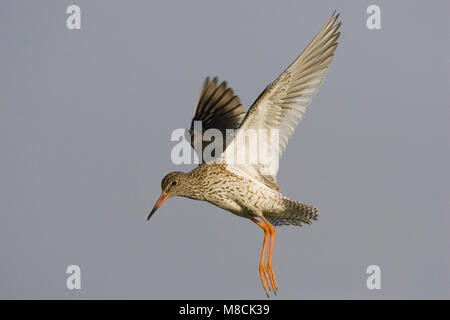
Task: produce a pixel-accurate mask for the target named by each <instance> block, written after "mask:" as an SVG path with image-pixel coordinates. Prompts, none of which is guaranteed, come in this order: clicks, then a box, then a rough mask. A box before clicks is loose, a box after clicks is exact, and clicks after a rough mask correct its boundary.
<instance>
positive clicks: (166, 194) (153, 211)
mask: <svg viewBox="0 0 450 320" xmlns="http://www.w3.org/2000/svg"><path fill="white" fill-rule="evenodd" d="M169 197H170V195H169V194H168V193H167V192H163V193H161V196H160V197H159V199H158V201H156V204H155V206H154V207H153V210H152V212H150V214H149V215H148V217H147V220H150V218H151V217H152V215H153V214H154V213H155V212H156V210H158V208H159V207H161V205H162V204H163V202H164V201H166V200H167V199H169Z"/></svg>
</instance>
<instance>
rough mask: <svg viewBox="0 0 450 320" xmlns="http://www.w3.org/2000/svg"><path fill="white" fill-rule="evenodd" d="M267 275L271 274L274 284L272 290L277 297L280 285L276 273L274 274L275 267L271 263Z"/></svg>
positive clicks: (271, 280) (268, 265)
mask: <svg viewBox="0 0 450 320" xmlns="http://www.w3.org/2000/svg"><path fill="white" fill-rule="evenodd" d="M267 273H268V274H269V278H270V282H271V284H272V290H273V293H275V295H276V294H277V290H278V285H277V280H276V278H275V273H274V272H273V267H272V264H271V263H268V264H267Z"/></svg>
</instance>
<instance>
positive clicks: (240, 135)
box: [220, 12, 341, 183]
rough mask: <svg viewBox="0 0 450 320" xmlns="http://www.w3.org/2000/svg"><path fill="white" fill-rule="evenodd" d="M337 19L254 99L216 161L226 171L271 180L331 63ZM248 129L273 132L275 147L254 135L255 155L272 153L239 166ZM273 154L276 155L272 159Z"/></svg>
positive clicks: (334, 14)
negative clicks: (256, 152)
mask: <svg viewBox="0 0 450 320" xmlns="http://www.w3.org/2000/svg"><path fill="white" fill-rule="evenodd" d="M338 17H339V14H336V12H333V14H332V16H331V17H330V19H329V20H328V22H327V23H326V24H325V26H324V27H323V28H322V29H321V30H320V31H319V33H318V34H317V35H316V37H315V38H314V39H313V40H312V41H311V42H310V43H309V45H308V46H307V47H306V49H305V50H304V51H303V52H302V53H301V54H300V56H298V58H297V59H296V60H295V61H294V62H293V63H292V64H291V65H290V66H289V67H288V68H287V69H286V70H285V71H284V72H283V73H282V74H281V75H280V76H279V77H278V79H277V80H275V81H274V82H273V83H272V84H271V85H269V86H268V87H267V88H266V89H265V90H264V91H263V92H262V93H261V95H260V96H259V97H258V98H257V99H256V101H255V103H254V104H253V106H252V107H251V108H250V109H249V111H248V112H247V114H246V116H245V118H244V120H243V121H242V124H241V126H240V128H239V130H238V132H237V134H236V136H235V138H234V139H233V141H232V142H231V143H230V145H229V146H228V148H227V149H226V150H225V152H224V153H223V154H222V156H221V158H220V160H222V161H225V162H226V163H227V164H228V168H229V169H230V170H232V171H234V172H235V173H237V174H241V175H244V176H247V177H251V178H253V179H257V180H259V181H261V182H263V183H265V180H266V177H270V178H273V179H274V176H275V175H276V171H277V169H278V159H279V157H281V154H282V152H283V151H284V149H285V148H286V145H287V142H288V139H289V137H290V136H291V134H292V133H293V131H294V129H295V126H296V125H297V124H298V122H299V121H300V119H301V118H302V116H303V114H304V112H305V111H306V107H307V106H308V105H309V104H310V102H311V100H312V98H313V97H314V95H315V94H316V93H317V91H318V89H319V86H320V84H321V83H322V81H323V79H324V77H325V73H326V71H327V70H328V66H329V65H330V63H331V60H332V59H333V55H334V51H335V50H336V47H337V44H338V43H337V40H338V38H339V35H340V32H337V30H338V29H339V26H340V25H341V22H339V23H336V21H337V19H338ZM249 129H253V130H257V129H266V130H267V132H269V133H270V132H271V131H272V132H273V131H276V132H277V133H278V139H277V140H278V143H277V144H276V145H273V143H272V142H273V141H271V138H270V137H271V135H270V134H266V133H265V134H258V155H259V156H260V157H261V156H263V157H264V156H267V155H268V154H270V153H271V152H272V157H267V158H264V159H261V158H259V159H258V161H257V162H256V163H249V162H248V161H247V162H246V163H244V164H239V163H238V162H239V161H237V160H236V155H237V154H239V152H242V150H245V154H246V155H248V153H249V151H248V149H247V144H246V140H245V139H246V138H245V137H246V134H247V131H249ZM274 129H275V130H274ZM250 131H251V130H250ZM271 143H272V144H271ZM274 151H275V152H276V153H277V154H276V157H275V158H274V157H273V152H274ZM245 159H248V158H245ZM274 159H275V160H276V162H277V163H276V164H275V163H274V161H275V160H274Z"/></svg>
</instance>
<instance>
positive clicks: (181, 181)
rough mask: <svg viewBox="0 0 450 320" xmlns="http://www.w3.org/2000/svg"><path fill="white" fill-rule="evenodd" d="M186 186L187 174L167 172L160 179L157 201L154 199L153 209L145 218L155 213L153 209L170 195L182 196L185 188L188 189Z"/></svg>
mask: <svg viewBox="0 0 450 320" xmlns="http://www.w3.org/2000/svg"><path fill="white" fill-rule="evenodd" d="M188 186H189V181H188V177H187V174H185V173H183V172H178V171H175V172H171V173H169V174H167V175H166V176H165V177H164V178H163V179H162V180H161V190H162V192H161V196H160V197H159V199H158V201H156V204H155V206H154V207H153V210H152V211H151V212H150V214H149V215H148V218H147V220H149V219H150V218H151V217H152V215H153V214H154V213H155V211H156V210H158V208H159V207H160V206H161V205H162V204H163V202H164V201H166V200H167V199H169V198H170V197H176V196H184V195H185V192H186V189H188Z"/></svg>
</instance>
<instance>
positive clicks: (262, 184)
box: [148, 12, 341, 296]
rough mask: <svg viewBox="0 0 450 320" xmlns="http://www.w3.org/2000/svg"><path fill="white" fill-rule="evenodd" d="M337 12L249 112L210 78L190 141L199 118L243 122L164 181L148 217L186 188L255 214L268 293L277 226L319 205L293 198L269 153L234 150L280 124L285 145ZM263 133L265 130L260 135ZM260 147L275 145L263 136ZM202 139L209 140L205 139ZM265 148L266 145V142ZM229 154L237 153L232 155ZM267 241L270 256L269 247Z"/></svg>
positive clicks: (220, 123) (329, 53) (330, 48)
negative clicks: (240, 155) (211, 152)
mask: <svg viewBox="0 0 450 320" xmlns="http://www.w3.org/2000/svg"><path fill="white" fill-rule="evenodd" d="M338 17H339V14H336V12H333V14H332V16H331V17H330V19H329V20H328V21H327V23H326V24H325V25H324V26H323V28H322V29H321V30H320V31H319V33H318V34H317V35H316V37H315V38H314V39H313V40H312V41H311V42H310V43H309V45H308V46H307V47H306V49H305V50H304V51H303V52H302V53H301V54H300V55H299V56H298V57H297V59H296V60H295V61H294V62H293V63H292V64H291V65H290V66H289V67H288V68H287V69H286V70H285V71H284V72H283V73H282V74H281V75H280V76H279V77H278V79H276V80H275V81H274V82H273V83H272V84H270V85H269V86H268V87H267V88H266V89H265V90H264V91H263V92H262V93H261V94H260V95H259V97H258V98H257V99H256V101H255V102H254V103H253V105H252V106H251V107H250V109H249V110H248V112H247V113H246V112H245V110H244V107H243V106H242V105H241V103H240V100H239V98H238V97H237V96H235V95H234V93H233V90H232V89H231V88H227V84H226V82H222V83H221V84H220V85H218V81H217V78H214V79H213V80H212V81H210V80H209V78H206V80H205V83H204V85H203V88H202V90H201V94H200V97H199V99H198V102H197V105H196V108H195V111H194V116H193V119H192V123H191V129H190V133H191V138H192V139H191V145H192V147H194V140H195V139H194V136H195V133H194V122H195V121H201V122H202V130H203V131H206V130H208V129H211V128H215V129H218V130H220V131H221V132H223V133H224V136H225V134H226V133H225V131H226V129H238V130H237V133H236V134H235V136H234V138H233V140H232V141H231V142H230V143H229V145H228V146H226V145H225V147H226V148H225V151H224V152H223V153H222V154H219V155H217V157H216V158H215V159H214V160H213V161H207V162H203V163H202V164H200V165H199V166H198V167H197V168H195V169H194V170H192V171H191V172H188V173H183V172H171V173H169V174H167V175H166V176H165V177H164V178H163V179H162V181H161V189H162V193H161V196H160V197H159V199H158V201H157V202H156V204H155V206H154V208H153V210H152V211H151V212H150V214H149V216H148V219H150V218H151V216H152V215H153V214H154V213H155V211H156V210H157V209H158V208H159V207H160V206H161V205H162V203H163V202H164V201H166V200H167V199H168V198H170V197H175V196H182V197H187V198H191V199H195V200H203V201H207V202H210V203H212V204H214V205H216V206H218V207H220V208H222V209H225V210H227V211H229V212H231V213H233V214H235V215H238V216H241V217H244V218H247V219H249V220H250V221H253V222H254V223H255V224H257V225H258V226H260V227H261V228H262V229H263V230H264V243H263V246H262V252H261V261H260V264H259V274H260V277H261V282H262V286H263V288H264V291H265V292H266V294H267V296H269V290H270V289H271V290H273V292H274V293H275V294H276V292H277V289H278V287H277V281H276V279H275V274H274V271H273V266H272V255H273V244H274V238H275V228H274V226H280V225H296V226H301V225H302V223H306V224H310V223H311V222H312V220H316V219H317V216H318V210H317V209H316V208H315V207H313V206H311V205H308V204H304V203H300V202H297V201H294V200H290V199H288V198H287V197H285V196H283V195H282V194H281V193H280V188H279V186H278V183H277V180H276V177H275V174H276V172H273V173H272V174H270V173H269V174H268V173H267V172H266V171H265V170H264V169H265V168H266V167H267V163H266V162H267V161H269V166H270V165H271V164H270V161H272V160H270V159H264V161H259V162H258V161H257V162H255V163H248V162H244V163H236V161H230V159H233V152H235V151H236V150H237V151H238V152H239V151H242V152H244V153H248V152H247V151H246V150H245V149H246V148H247V147H248V146H247V144H246V143H245V141H246V140H245V139H241V138H242V135H244V134H245V131H246V130H252V129H255V130H259V129H266V130H278V132H279V135H278V137H279V139H278V145H276V146H275V147H276V149H277V150H278V156H281V153H282V152H283V151H284V149H285V148H286V145H287V141H288V138H289V136H290V135H291V134H292V133H293V131H294V128H295V126H296V125H297V124H298V122H299V121H300V119H301V118H302V116H303V114H304V113H305V111H306V108H307V106H308V105H309V104H310V102H311V100H312V98H313V96H314V95H315V94H316V93H317V91H318V89H319V86H320V84H321V83H322V81H323V79H324V77H325V74H326V72H327V70H328V66H329V65H330V63H331V60H332V59H333V55H334V51H335V50H336V47H337V45H338V43H337V40H338V38H339V35H340V32H338V29H339V27H340V25H341V22H337V19H338ZM258 138H260V137H258ZM262 142H263V143H260V144H258V148H262V149H263V150H262V151H263V152H262V154H266V153H265V151H270V150H268V149H270V148H272V147H273V146H271V145H270V143H269V139H267V138H263V139H262ZM201 147H204V145H203V144H202V146H201ZM260 151H261V150H260ZM230 154H231V156H230ZM267 247H268V259H267V264H266V263H265V260H266V250H267Z"/></svg>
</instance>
